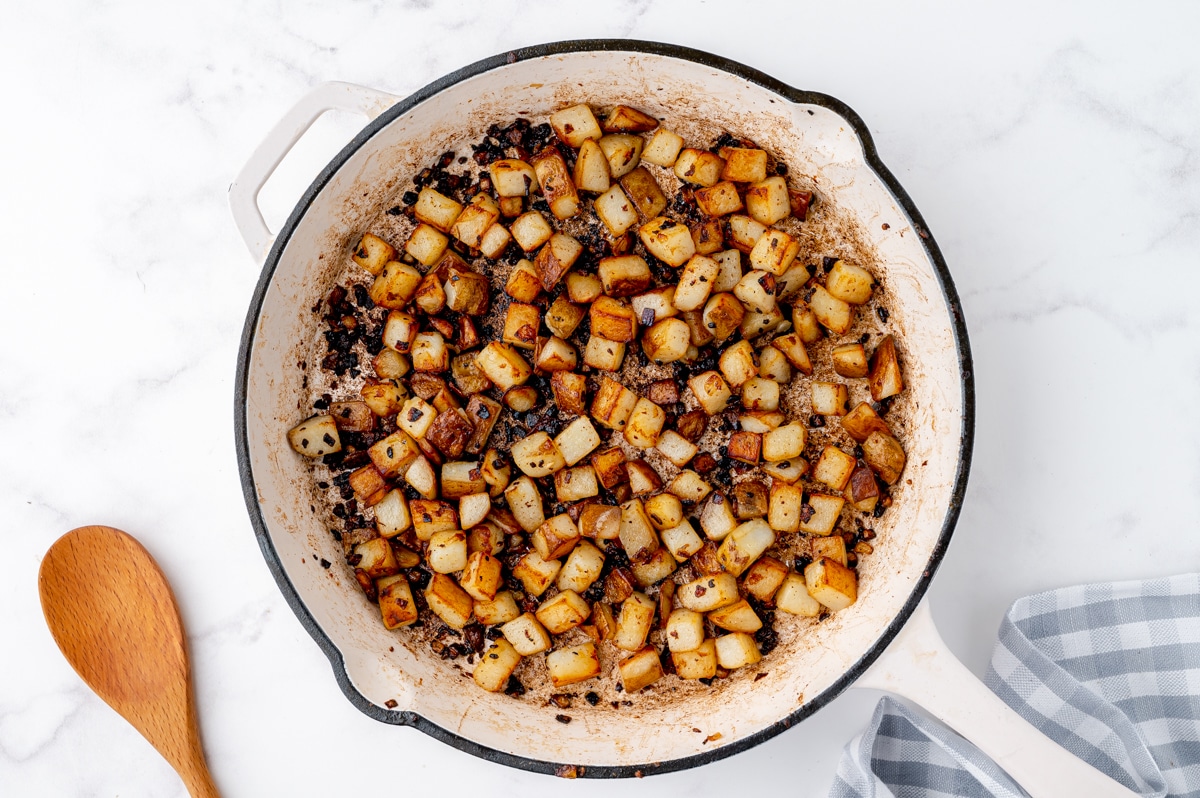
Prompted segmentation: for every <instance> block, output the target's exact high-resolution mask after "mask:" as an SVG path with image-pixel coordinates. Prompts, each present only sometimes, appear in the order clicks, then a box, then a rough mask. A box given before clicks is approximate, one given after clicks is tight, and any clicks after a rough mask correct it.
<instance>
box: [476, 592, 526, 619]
mask: <svg viewBox="0 0 1200 798" xmlns="http://www.w3.org/2000/svg"><path fill="white" fill-rule="evenodd" d="M520 614H521V610H520V608H519V607H517V601H516V599H515V598H513V594H512V593H510V592H509V591H507V590H502V591H500V592H499V593H497V594H496V597H495V598H494V599H492V600H491V601H476V602H475V620H477V621H479V622H480V623H481V624H483V625H485V626H495V625H497V624H502V623H508V622H509V621H511V620H513V619H514V618H516V617H518V616H519V615H520Z"/></svg>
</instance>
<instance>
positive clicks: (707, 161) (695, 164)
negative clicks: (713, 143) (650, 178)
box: [675, 147, 725, 186]
mask: <svg viewBox="0 0 1200 798" xmlns="http://www.w3.org/2000/svg"><path fill="white" fill-rule="evenodd" d="M724 168H725V161H724V160H723V159H722V158H721V156H719V155H716V154H715V153H711V152H709V151H708V150H697V149H692V148H691V147H687V148H685V149H683V150H682V151H681V152H680V153H679V157H678V159H676V161H675V176H676V177H678V178H679V179H680V180H682V181H684V182H686V183H692V184H693V185H697V186H712V185H716V183H717V182H718V181H720V179H721V172H722V170H723V169H724Z"/></svg>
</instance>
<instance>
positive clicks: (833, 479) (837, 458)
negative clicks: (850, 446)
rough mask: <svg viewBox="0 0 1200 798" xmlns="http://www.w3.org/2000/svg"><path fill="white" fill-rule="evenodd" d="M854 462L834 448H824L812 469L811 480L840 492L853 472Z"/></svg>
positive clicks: (851, 457)
mask: <svg viewBox="0 0 1200 798" xmlns="http://www.w3.org/2000/svg"><path fill="white" fill-rule="evenodd" d="M854 466H855V460H854V457H853V456H852V455H849V454H846V453H845V452H843V451H842V450H841V449H839V448H837V447H836V446H826V447H825V449H824V450H822V452H821V456H820V457H819V458H818V459H817V464H816V465H815V466H814V467H813V479H815V480H817V481H818V482H824V483H825V484H826V485H828V486H829V487H831V488H833V489H834V490H842V489H843V488H845V487H846V483H847V482H849V481H850V474H852V473H853V472H854Z"/></svg>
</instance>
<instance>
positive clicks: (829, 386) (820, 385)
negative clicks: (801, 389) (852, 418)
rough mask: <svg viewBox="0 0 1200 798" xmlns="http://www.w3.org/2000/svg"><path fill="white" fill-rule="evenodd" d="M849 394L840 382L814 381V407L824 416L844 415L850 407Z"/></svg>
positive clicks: (814, 409)
mask: <svg viewBox="0 0 1200 798" xmlns="http://www.w3.org/2000/svg"><path fill="white" fill-rule="evenodd" d="M848 405H849V394H848V393H847V391H846V386H845V385H843V384H841V383H840V382H821V381H814V382H813V383H812V409H813V412H814V413H820V414H821V415H823V416H844V415H846V413H847V411H848V410H849V409H850V408H849V406H848Z"/></svg>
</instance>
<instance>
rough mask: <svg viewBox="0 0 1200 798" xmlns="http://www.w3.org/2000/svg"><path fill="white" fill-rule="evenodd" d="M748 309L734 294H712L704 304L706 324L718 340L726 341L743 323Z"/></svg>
mask: <svg viewBox="0 0 1200 798" xmlns="http://www.w3.org/2000/svg"><path fill="white" fill-rule="evenodd" d="M739 285H740V283H739ZM745 316H746V310H745V308H744V307H743V305H742V303H741V301H740V300H738V298H737V297H736V296H734V295H733V294H727V293H719V294H712V295H711V296H710V297H709V298H708V302H706V303H705V305H704V314H703V316H702V318H703V320H704V326H705V327H707V328H708V331H709V332H710V333H712V336H713V338H715V339H716V340H717V341H724V340H725V339H726V338H728V337H729V336H731V335H733V333H734V332H735V331H737V330H738V328H739V327H740V326H741V324H742V320H743V319H744V318H745Z"/></svg>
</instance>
